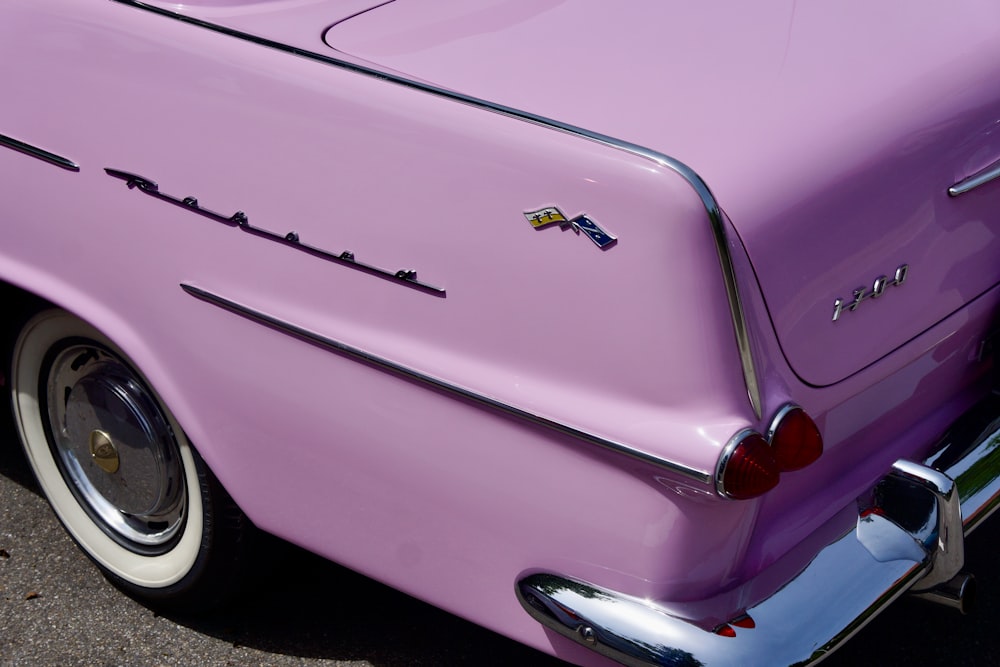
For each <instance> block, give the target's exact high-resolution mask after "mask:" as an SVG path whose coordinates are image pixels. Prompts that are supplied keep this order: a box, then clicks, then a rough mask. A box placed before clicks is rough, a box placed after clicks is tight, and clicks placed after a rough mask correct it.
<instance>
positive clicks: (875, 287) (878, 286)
mask: <svg viewBox="0 0 1000 667" xmlns="http://www.w3.org/2000/svg"><path fill="white" fill-rule="evenodd" d="M909 270H910V265H909V264H901V265H900V266H899V267H898V268H897V269H896V273H895V275H894V276H893V278H892V280H889V277H888V276H879V277H878V278H876V279H875V282H874V283H873V284H872V286H871V288H870V289H869V288H868V287H859V288H857V289H856V290H854V298H853V300H850V301H845V300H844V299H837V300H836V301H834V302H833V321H834V322H836V321H837V320H839V319H840V316H841V314H842V313H843V312H844V311H845V310H849V311H852V312H853V311H855V310H857V309H858V306H860V305H861V302H862V301H865V300H866V299H877V298H879V297H880V296H882V295H883V294H885V290H886V289H887V288H889V287H894V286H896V285H902V284H903V283H904V282H905V281H906V274H907V273H908V272H909Z"/></svg>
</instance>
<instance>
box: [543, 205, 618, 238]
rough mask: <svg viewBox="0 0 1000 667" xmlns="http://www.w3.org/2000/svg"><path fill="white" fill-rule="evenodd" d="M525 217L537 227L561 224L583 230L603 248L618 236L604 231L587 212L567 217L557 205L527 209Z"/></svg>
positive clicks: (563, 226) (578, 231) (575, 229)
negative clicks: (532, 209) (534, 209)
mask: <svg viewBox="0 0 1000 667" xmlns="http://www.w3.org/2000/svg"><path fill="white" fill-rule="evenodd" d="M524 217H525V219H527V221H528V222H530V223H531V226H532V227H534V228H535V229H541V228H543V227H548V226H549V225H559V227H561V228H562V229H566V228H570V229H572V230H573V231H574V232H576V233H577V234H580V233H581V232H583V233H584V234H585V235H586V236H587V238H589V239H590V240H591V241H593V242H594V244H595V245H596V246H597V247H598V248H601V249H604V248H607V247H608V246H610V245H613V244H614V243H615V242H616V241H617V240H618V237H616V236H614V235H613V234H609V233H608V232H606V231H604V229H602V228H601V226H600V225H599V224H597V222H596V221H595V220H594V219H593V218H591V217H590V216H588V215H587V214H586V213H581V214H580V215H578V216H576V217H575V218H567V217H566V216H565V215H564V214H563V212H562V211H560V210H559V209H558V208H556V207H555V206H546V207H545V208H540V209H538V210H537V211H525V212H524Z"/></svg>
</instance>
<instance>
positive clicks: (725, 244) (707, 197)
mask: <svg viewBox="0 0 1000 667" xmlns="http://www.w3.org/2000/svg"><path fill="white" fill-rule="evenodd" d="M111 2H117V3H119V4H123V5H128V6H131V7H135V8H137V9H142V10H145V11H148V12H152V13H154V14H158V15H160V16H165V17H168V18H172V19H175V20H177V21H181V22H183V23H189V24H191V25H195V26H198V27H201V28H205V29H207V30H212V31H214V32H218V33H221V34H224V35H228V36H230V37H235V38H237V39H241V40H244V41H248V42H252V43H255V44H258V45H260V46H265V47H267V48H271V49H275V50H278V51H283V52H285V53H290V54H293V55H297V56H300V57H302V58H306V59H309V60H314V61H317V62H321V63H324V64H327V65H332V66H334V67H339V68H341V69H345V70H348V71H352V72H356V73H358V74H363V75H365V76H371V77H375V78H377V79H380V80H382V81H387V82H390V83H395V84H398V85H401V86H406V87H408V88H413V89H416V90H420V91H423V92H426V93H430V94H432V95H437V96H439V97H444V98H447V99H451V100H454V101H456V102H461V103H462V104H468V105H470V106H474V107H479V108H482V109H486V110H488V111H492V112H494V113H498V114H501V115H504V116H509V117H511V118H517V119H519V120H523V121H527V122H529V123H533V124H535V125H541V126H543V127H548V128H552V129H555V130H559V131H561V132H566V133H567V134H572V135H576V136H579V137H583V138H585V139H589V140H590V141H594V142H597V143H600V144H604V145H606V146H610V147H612V148H616V149H619V150H623V151H626V152H628V153H632V154H633V155H637V156H640V157H643V158H645V159H647V160H650V161H652V162H655V163H656V164H658V165H660V166H663V167H666V168H668V169H671V170H672V171H674V172H676V173H677V174H679V175H680V176H681V177H682V178H684V180H686V181H687V182H688V183H689V184H690V185H691V187H692V188H694V191H695V193H696V194H697V195H698V197H699V198H700V199H701V201H702V204H703V205H704V207H705V210H706V212H707V213H708V218H709V222H710V223H711V226H712V232H713V234H714V236H715V248H716V251H717V252H718V255H719V263H720V265H721V270H722V277H723V280H724V282H725V285H726V297H727V299H728V301H729V312H730V317H731V318H732V321H733V332H734V334H735V336H736V345H737V347H738V349H739V353H740V364H741V366H742V370H743V380H744V382H745V384H746V390H747V399H748V400H749V401H750V406H751V408H752V409H753V412H754V415H755V416H756V417H757V419H760V418H761V414H762V412H761V389H760V383H759V381H758V378H757V371H756V367H755V365H754V359H753V351H752V349H751V345H750V331H749V327H748V326H747V320H746V312H745V310H744V307H743V298H742V296H741V295H740V291H739V286H738V285H737V282H736V270H735V266H734V264H733V258H732V254H731V252H730V250H729V236H728V234H726V227H725V221H724V219H723V216H722V209H721V208H720V206H719V203H718V201H717V200H716V199H715V196H714V195H713V194H712V191H711V190H710V189H709V187H708V185H707V184H706V183H705V181H704V180H703V179H702V178H701V176H699V175H698V174H697V173H696V172H695V171H694V170H693V169H691V168H690V167H688V166H687V165H686V164H684V163H683V162H680V161H679V160H677V159H675V158H672V157H670V156H668V155H665V154H663V153H659V152H657V151H654V150H650V149H649V148H645V147H643V146H639V145H637V144H633V143H630V142H627V141H622V140H621V139H616V138H614V137H610V136H607V135H604V134H600V133H598V132H591V131H590V130H586V129H584V128H581V127H576V126H575V125H570V124H568V123H563V122H560V121H557V120H553V119H551V118H546V117H544V116H538V115H535V114H532V113H529V112H527V111H521V110H519V109H514V108H512V107H508V106H504V105H502V104H496V103H494V102H490V101H488V100H483V99H479V98H477V97H472V96H469V95H463V94H461V93H456V92H454V91H451V90H446V89H444V88H439V87H437V86H432V85H430V84H427V83H422V82H420V81H414V80H412V79H407V78H405V77H402V76H399V75H397V74H392V73H390V72H383V71H380V70H376V69H372V68H369V67H364V66H361V65H357V64H354V63H350V62H347V61H344V60H340V59H337V58H333V57H331V56H327V55H323V54H321V53H316V52H313V51H308V50H305V49H300V48H298V47H295V46H290V45H288V44H282V43H281V42H276V41H273V40H270V39H265V38H263V37H258V36H255V35H251V34H248V33H245V32H242V31H239V30H234V29H232V28H227V27H225V26H221V25H218V24H215V23H210V22H208V21H203V20H201V19H197V18H193V17H191V16H185V15H183V14H178V13H176V12H171V11H169V10H166V9H161V8H159V7H155V6H153V5H149V4H147V3H145V2H141V1H140V0H111Z"/></svg>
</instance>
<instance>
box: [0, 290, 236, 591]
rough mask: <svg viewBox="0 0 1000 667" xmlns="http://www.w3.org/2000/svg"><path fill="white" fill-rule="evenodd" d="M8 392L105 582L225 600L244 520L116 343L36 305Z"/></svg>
mask: <svg viewBox="0 0 1000 667" xmlns="http://www.w3.org/2000/svg"><path fill="white" fill-rule="evenodd" d="M10 388H11V396H12V402H13V413H14V419H15V422H16V424H17V428H18V431H19V434H20V437H21V442H22V444H23V446H24V449H25V452H26V454H27V457H28V460H29V462H30V464H31V467H32V469H33V470H34V473H35V476H36V478H37V479H38V483H39V485H40V486H41V489H42V491H43V493H44V494H45V496H46V498H47V499H48V500H49V503H50V504H51V505H52V507H53V509H54V510H55V513H56V515H57V516H58V517H59V520H60V521H61V522H62V524H63V526H65V528H66V530H67V531H68V532H69V533H70V535H71V536H72V537H73V539H74V540H76V542H77V543H78V544H79V545H80V547H82V549H83V550H84V551H85V552H86V553H87V555H88V556H90V558H91V559H92V560H94V561H95V562H96V563H97V565H98V566H99V567H100V568H101V569H102V570H103V571H104V574H105V575H106V576H107V577H108V578H109V579H110V580H111V581H112V582H113V583H115V584H116V585H118V586H119V587H121V588H123V589H124V590H126V591H127V592H129V593H130V594H132V595H135V596H137V597H139V598H142V599H144V600H147V601H151V602H156V603H162V604H163V605H166V606H173V607H181V608H184V607H189V608H190V607H203V606H205V605H207V604H212V603H215V602H218V601H220V600H221V599H222V598H223V597H224V596H225V594H226V593H227V592H228V591H229V589H231V587H232V586H233V584H234V583H235V579H236V576H237V575H238V573H239V570H240V568H239V567H238V562H239V561H241V560H242V555H243V554H244V553H245V552H246V539H245V538H246V537H247V536H248V531H249V530H250V524H249V521H248V520H247V519H246V517H245V516H244V515H243V514H242V512H240V511H239V509H238V508H237V507H236V506H235V504H234V503H233V501H232V499H230V498H229V496H228V495H227V494H226V492H225V491H224V490H223V489H222V486H221V485H220V484H219V482H218V481H217V480H216V479H215V478H214V476H212V474H211V472H210V471H209V470H208V468H207V467H206V466H205V463H204V462H203V461H202V460H201V458H200V457H199V456H198V454H197V452H195V450H194V448H193V447H192V446H191V444H190V443H189V442H188V440H187V438H186V437H185V435H184V432H183V431H182V430H181V428H180V426H179V425H178V423H177V421H176V420H175V419H174V417H173V415H171V413H170V411H169V410H168V409H167V407H166V406H165V405H164V404H163V401H162V400H160V398H159V396H158V395H157V394H156V392H155V391H154V390H153V389H152V387H151V385H150V384H149V383H148V382H147V381H146V380H145V378H144V377H143V376H142V375H141V374H140V373H139V372H138V371H137V370H136V368H135V365H134V364H133V363H131V362H130V361H129V359H128V358H127V357H126V356H125V354H124V353H122V352H121V350H119V349H118V348H117V347H116V346H115V345H114V344H113V343H112V342H111V341H110V340H109V339H108V338H107V337H106V336H104V335H103V334H101V333H100V332H98V331H97V330H96V329H94V328H93V327H92V326H90V325H88V324H87V323H85V322H83V321H82V320H80V319H78V318H76V317H74V316H73V315H71V314H69V313H67V312H66V311H62V310H47V311H44V312H41V313H39V314H37V315H35V316H34V317H33V318H31V319H30V320H29V321H28V322H27V323H26V324H25V325H24V327H23V328H22V329H21V333H20V335H19V336H18V339H17V342H16V343H15V345H14V351H13V355H12V359H11V374H10Z"/></svg>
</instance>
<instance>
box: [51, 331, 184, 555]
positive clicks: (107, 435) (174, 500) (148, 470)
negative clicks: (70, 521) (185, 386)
mask: <svg viewBox="0 0 1000 667" xmlns="http://www.w3.org/2000/svg"><path fill="white" fill-rule="evenodd" d="M41 371H42V372H41V373H40V374H39V392H38V395H39V397H40V398H41V399H42V401H43V405H41V406H40V407H41V414H42V417H43V420H44V421H45V428H46V432H47V435H48V436H49V438H48V439H49V444H50V447H51V449H52V454H53V457H54V459H55V461H56V464H57V466H58V468H59V472H60V473H61V474H62V476H63V478H64V480H65V481H66V485H67V486H68V487H69V489H70V490H71V491H72V493H73V494H74V495H75V496H76V497H77V499H78V500H79V501H80V504H81V506H82V507H83V508H84V509H85V510H86V511H87V512H88V513H89V514H90V515H91V517H92V518H93V519H94V521H95V523H97V525H98V526H100V528H101V529H102V530H103V531H104V532H105V533H107V534H108V535H109V536H110V537H111V538H112V539H114V540H115V541H116V542H118V543H119V544H121V545H122V546H124V547H126V548H128V549H130V550H132V551H134V552H136V553H143V554H156V553H164V552H166V551H168V550H169V549H170V548H171V547H172V546H173V545H174V544H175V543H176V541H177V540H178V539H179V537H180V534H181V532H182V531H183V528H184V515H185V511H186V498H187V489H186V485H185V474H184V468H183V465H182V462H181V457H180V452H179V450H178V445H177V441H176V438H175V436H174V432H173V429H172V428H171V427H170V425H169V422H168V420H167V418H166V416H165V415H164V414H163V412H162V411H161V410H160V408H159V406H158V404H157V401H156V400H155V398H154V396H153V395H152V394H151V392H150V391H149V390H148V389H147V388H146V386H145V384H144V383H143V382H142V381H141V380H140V379H139V378H138V377H137V376H136V375H135V374H134V373H133V372H132V371H131V369H130V368H129V367H128V366H127V365H126V364H125V362H124V361H122V360H121V359H120V358H119V357H118V356H117V355H116V354H114V353H113V352H111V351H110V350H108V349H106V348H105V347H103V346H101V345H99V344H97V343H95V342H93V341H87V340H82V339H81V340H75V341H65V342H64V344H62V345H60V346H57V347H55V348H53V349H52V350H51V351H50V353H49V354H48V355H47V356H46V359H45V360H44V361H43V363H42V369H41Z"/></svg>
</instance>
